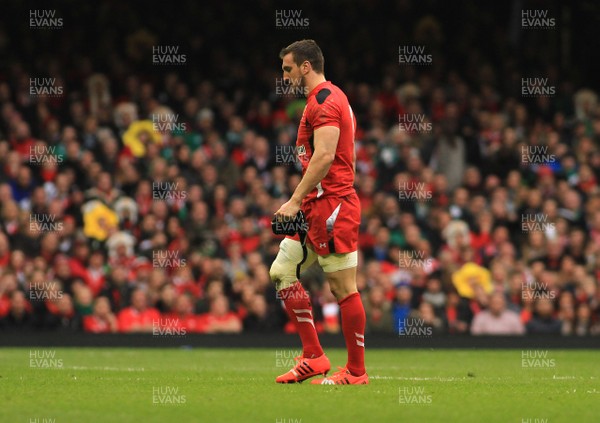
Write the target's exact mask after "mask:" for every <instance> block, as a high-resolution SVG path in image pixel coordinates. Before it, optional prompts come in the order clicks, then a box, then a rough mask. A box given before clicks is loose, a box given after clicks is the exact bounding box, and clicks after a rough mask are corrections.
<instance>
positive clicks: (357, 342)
mask: <svg viewBox="0 0 600 423" xmlns="http://www.w3.org/2000/svg"><path fill="white" fill-rule="evenodd" d="M339 304H340V311H341V314H342V332H343V333H344V338H345V339H346V348H347V349H348V363H347V364H346V368H347V369H348V371H349V372H350V373H351V374H352V375H354V376H362V375H364V374H365V325H366V323H367V318H366V316H365V309H364V307H363V303H362V300H361V298H360V294H359V293H358V292H355V293H353V294H350V295H348V296H347V297H346V298H344V299H342V300H341V301H340V302H339Z"/></svg>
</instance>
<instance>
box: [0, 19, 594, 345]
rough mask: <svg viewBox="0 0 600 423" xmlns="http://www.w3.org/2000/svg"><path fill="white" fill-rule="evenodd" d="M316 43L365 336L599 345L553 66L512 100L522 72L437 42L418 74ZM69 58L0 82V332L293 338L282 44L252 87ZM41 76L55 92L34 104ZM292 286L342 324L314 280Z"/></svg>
mask: <svg viewBox="0 0 600 423" xmlns="http://www.w3.org/2000/svg"><path fill="white" fill-rule="evenodd" d="M313 22H315V25H316V21H313ZM423 25H424V27H425V29H423V31H424V32H425V33H426V34H431V33H432V31H433V33H434V34H435V30H436V28H437V30H440V31H441V29H440V24H439V22H436V21H435V19H432V20H429V21H426V22H424V23H423ZM136 34H137V35H136V37H137V38H135V39H134V41H135V40H137V41H138V42H139V43H141V44H142V45H144V40H146V41H148V40H151V39H152V37H151V36H150V35H149V34H145V35H144V34H140V33H136ZM291 35H293V34H287V36H288V37H289V36H291ZM306 35H310V34H306ZM417 35H418V33H417V34H416V35H415V37H416V36H417ZM302 36H304V34H302ZM113 41H114V40H113ZM134 41H131V39H129V40H128V41H127V42H132V43H133V42H134ZM290 41H293V39H292V40H290ZM317 41H318V42H320V40H317ZM75 42H76V41H73V43H75ZM148 42H150V43H151V41H148ZM198 42H199V45H201V44H202V42H201V41H198ZM285 45H287V40H286V41H282V42H281V46H279V47H283V46H285ZM322 48H323V50H324V52H325V57H326V62H325V74H326V76H327V77H328V79H331V80H332V82H333V83H335V84H337V85H339V86H340V87H341V88H342V89H343V90H344V92H345V93H346V94H347V96H348V98H349V101H350V104H351V105H352V107H353V110H354V113H355V115H356V117H357V122H358V128H357V136H356V160H357V162H356V172H357V174H356V189H357V192H358V195H359V197H360V200H361V205H362V224H361V228H360V237H359V245H360V250H359V266H358V276H357V283H358V287H359V290H360V292H361V294H362V296H363V302H364V304H365V309H366V313H367V331H368V332H369V333H377V332H378V333H387V334H390V335H391V336H397V335H398V334H400V335H405V336H435V335H436V334H445V333H449V334H456V335H460V334H473V335H481V334H515V335H521V334H557V335H558V334H562V335H589V334H595V335H598V334H600V290H599V289H598V281H599V280H600V189H599V187H598V180H599V178H600V105H599V104H598V95H597V93H596V92H595V91H594V90H592V89H590V88H587V87H586V86H585V84H577V83H574V82H573V81H570V80H568V79H565V78H564V77H562V76H561V75H560V73H559V72H558V70H557V68H556V67H554V66H547V67H544V68H543V69H540V70H539V73H538V76H539V77H545V78H548V80H547V81H546V83H547V84H548V85H549V86H552V87H554V88H555V92H554V93H553V94H552V95H550V96H543V95H539V96H524V95H523V94H522V90H521V88H522V87H521V84H522V79H521V78H523V77H525V74H524V70H523V69H521V68H519V66H517V65H516V64H514V63H513V65H514V66H512V67H511V66H507V67H506V68H498V67H494V66H492V65H491V64H490V63H489V62H486V61H481V63H477V61H475V60H473V61H472V62H473V63H470V64H471V65H472V66H470V68H469V71H468V72H466V71H464V70H463V69H460V68H454V67H451V66H450V65H445V64H444V60H442V57H443V56H435V54H436V52H437V51H438V50H436V48H435V47H432V48H431V49H430V50H429V51H431V52H432V53H433V55H434V58H433V60H434V63H435V65H434V66H432V68H431V69H429V68H427V67H423V66H410V65H398V63H397V53H396V56H394V55H393V54H391V55H390V56H389V57H387V58H386V62H384V65H382V66H381V67H380V68H381V69H382V70H381V74H380V75H379V76H380V77H378V78H373V77H372V76H370V77H365V78H361V77H360V76H358V77H356V76H352V75H351V74H350V71H349V69H351V67H352V66H353V65H351V61H350V60H349V58H347V59H346V61H345V62H344V61H342V62H337V61H336V62H329V61H328V60H327V58H328V56H327V51H328V50H329V49H333V47H331V46H327V44H326V40H323V42H322ZM396 49H397V43H396ZM142 50H143V49H142ZM392 50H394V49H392ZM78 52H79V53H80V55H81V57H80V58H79V61H78V63H77V67H76V69H75V70H73V69H67V68H66V67H65V66H64V64H61V62H60V60H54V59H48V60H47V62H44V63H45V64H46V65H47V66H45V71H44V72H45V73H44V74H43V75H40V74H39V72H37V73H36V72H35V69H30V68H28V66H26V65H25V64H24V63H26V62H24V61H18V60H15V61H13V62H11V65H10V67H9V69H8V70H7V71H6V72H5V73H3V74H2V75H0V168H1V169H2V170H1V172H0V330H7V331H8V330H17V331H25V330H66V331H86V332H93V333H103V332H153V333H157V332H158V333H160V334H164V333H165V332H164V329H165V328H166V329H172V330H173V331H174V332H173V333H178V334H181V333H182V332H181V330H182V329H184V330H185V333H193V332H198V333H237V332H293V331H294V328H293V325H292V324H291V323H290V322H288V320H287V317H286V314H285V312H284V310H283V308H282V307H283V305H282V302H281V301H280V299H279V298H278V297H277V293H276V291H275V289H274V286H273V284H272V283H271V282H270V278H269V267H270V265H271V263H272V261H273V260H274V258H275V256H276V254H277V252H278V244H279V242H280V240H281V238H279V237H276V236H274V235H273V234H272V233H271V230H270V221H271V217H272V215H273V213H274V211H275V210H277V209H278V207H279V206H280V205H281V204H283V203H284V202H285V201H287V199H288V198H289V196H290V194H291V193H292V192H293V190H294V188H295V186H296V185H297V184H298V182H299V180H300V167H299V164H298V163H296V161H295V159H294V157H293V154H292V155H291V158H290V151H291V150H290V149H289V148H285V147H290V146H293V145H294V144H295V137H296V131H297V125H298V122H299V118H300V116H301V114H302V110H303V106H304V99H303V98H302V97H297V96H293V95H286V94H283V95H282V94H281V91H279V90H278V89H277V85H278V78H281V75H280V72H279V66H280V64H279V63H278V62H277V53H278V50H273V51H272V56H273V59H272V61H271V62H269V63H268V65H265V66H266V68H264V69H262V71H261V72H257V73H256V76H254V77H253V78H256V80H254V81H250V82H249V78H251V76H250V75H251V74H252V70H251V68H250V69H249V68H248V67H246V66H245V65H244V64H243V63H240V62H239V61H237V60H235V58H233V57H227V56H226V55H223V56H218V55H217V56H218V57H217V59H218V60H217V61H216V62H213V66H214V68H213V69H215V70H220V71H222V72H223V78H209V77H208V76H206V75H205V76H204V77H200V78H196V77H193V76H188V75H189V74H188V73H185V72H183V73H182V72H179V70H178V68H177V67H160V69H156V68H157V67H156V66H155V67H153V68H152V65H148V66H149V67H151V68H152V71H147V72H145V71H140V70H139V68H136V66H134V65H132V63H134V62H135V60H134V59H135V57H130V56H133V53H132V52H131V51H130V52H129V53H123V56H120V57H119V56H118V55H117V54H116V53H115V55H114V56H111V58H110V61H109V62H110V65H109V66H108V67H105V66H98V65H97V64H96V63H95V61H94V60H93V59H92V58H87V57H85V54H84V51H80V50H78ZM127 54H130V56H127ZM148 54H149V55H150V56H151V53H148ZM338 54H339V53H338ZM477 55H478V54H477V53H474V54H473V57H477ZM150 56H149V57H150ZM192 57H193V56H190V58H192ZM211 57H213V56H211ZM436 57H437V58H438V59H439V60H436ZM473 57H472V58H473ZM364 60H366V61H367V65H368V63H369V58H368V57H367V58H366V59H364ZM470 62H471V61H470ZM271 64H272V65H273V66H272V68H270V67H269V66H271ZM254 65H255V64H254V63H253V64H252V67H254ZM190 66H191V65H190ZM328 66H330V67H331V68H332V70H334V71H333V72H331V74H330V73H329V72H328V69H329V67H328ZM182 68H183V67H182ZM367 69H368V66H367ZM186 72H189V70H188V71H186ZM331 75H333V76H331ZM41 76H43V77H46V78H52V82H51V84H50V85H51V87H53V88H56V87H61V88H63V90H62V91H63V92H62V93H61V94H60V95H53V94H37V93H36V94H32V91H31V78H36V77H41ZM335 77H337V78H338V79H336V78H335ZM247 85H250V86H251V88H248V90H245V87H246V86H247ZM415 120H417V121H419V120H420V121H421V123H422V125H417V126H411V125H406V123H407V122H411V121H415ZM302 282H303V283H304V285H305V286H306V287H307V289H308V290H309V292H310V295H311V298H312V304H313V307H314V315H315V320H316V322H315V323H316V327H317V330H318V331H319V332H327V333H337V332H340V320H339V308H338V305H337V302H336V300H335V298H334V297H333V295H332V294H331V292H330V291H329V289H328V286H327V283H326V281H325V280H324V277H323V273H322V272H321V271H320V270H319V269H311V270H310V271H308V272H307V273H306V274H305V275H304V276H303V278H302Z"/></svg>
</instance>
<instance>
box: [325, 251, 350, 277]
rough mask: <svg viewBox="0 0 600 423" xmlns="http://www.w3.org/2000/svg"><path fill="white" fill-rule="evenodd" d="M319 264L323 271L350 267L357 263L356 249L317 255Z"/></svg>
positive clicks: (330, 271)
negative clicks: (342, 252)
mask: <svg viewBox="0 0 600 423" xmlns="http://www.w3.org/2000/svg"><path fill="white" fill-rule="evenodd" d="M319 264H320V265H321V267H322V268H323V271H324V272H325V273H332V272H337V271H338V270H345V269H350V268H351V267H356V266H357V265H358V251H353V252H351V253H344V254H327V255H326V256H319Z"/></svg>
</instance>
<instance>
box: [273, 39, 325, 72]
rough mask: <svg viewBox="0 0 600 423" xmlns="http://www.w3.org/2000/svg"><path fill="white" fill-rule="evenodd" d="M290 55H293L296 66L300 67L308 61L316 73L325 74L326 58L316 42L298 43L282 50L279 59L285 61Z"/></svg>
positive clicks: (305, 41)
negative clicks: (286, 56)
mask: <svg viewBox="0 0 600 423" xmlns="http://www.w3.org/2000/svg"><path fill="white" fill-rule="evenodd" d="M288 53H292V55H293V56H294V62H295V63H296V65H298V66H300V65H301V64H302V63H304V61H306V60H308V61H309V62H310V64H311V65H312V68H313V70H314V71H315V72H317V73H323V67H324V65H325V58H324V57H323V52H322V51H321V49H320V48H319V46H318V45H317V43H316V42H315V40H300V41H296V42H294V43H292V44H290V45H289V46H287V47H285V48H282V49H281V51H280V52H279V58H280V59H283V56H285V55H287V54H288Z"/></svg>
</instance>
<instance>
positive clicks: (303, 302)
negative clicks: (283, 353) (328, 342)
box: [279, 282, 323, 358]
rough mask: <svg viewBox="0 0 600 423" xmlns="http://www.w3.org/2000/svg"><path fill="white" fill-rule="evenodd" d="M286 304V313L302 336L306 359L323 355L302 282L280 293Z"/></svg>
mask: <svg viewBox="0 0 600 423" xmlns="http://www.w3.org/2000/svg"><path fill="white" fill-rule="evenodd" d="M279 295H280V298H281V299H282V300H283V303H284V304H285V311H286V312H287V315H288V317H289V318H290V320H291V321H292V322H294V325H295V326H296V330H297V331H298V334H299V335H300V340H301V341H302V352H303V354H302V355H303V356H304V357H305V358H317V357H320V356H321V355H323V348H321V343H320V342H319V336H318V335H317V331H316V329H315V323H314V320H313V315H312V305H311V304H310V299H309V296H308V293H307V292H306V291H305V290H304V287H303V286H302V284H301V283H300V282H296V283H295V284H293V285H292V286H290V287H289V288H285V289H282V290H281V291H279Z"/></svg>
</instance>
